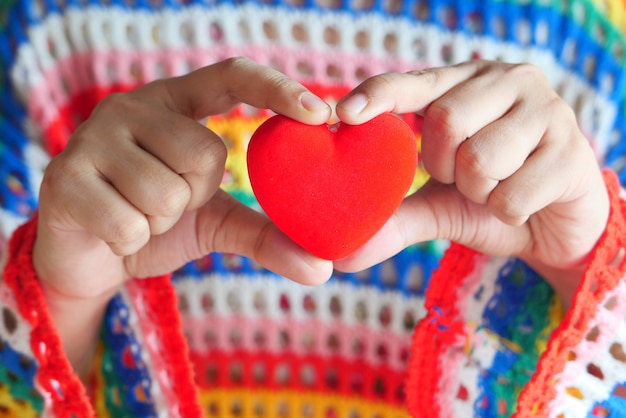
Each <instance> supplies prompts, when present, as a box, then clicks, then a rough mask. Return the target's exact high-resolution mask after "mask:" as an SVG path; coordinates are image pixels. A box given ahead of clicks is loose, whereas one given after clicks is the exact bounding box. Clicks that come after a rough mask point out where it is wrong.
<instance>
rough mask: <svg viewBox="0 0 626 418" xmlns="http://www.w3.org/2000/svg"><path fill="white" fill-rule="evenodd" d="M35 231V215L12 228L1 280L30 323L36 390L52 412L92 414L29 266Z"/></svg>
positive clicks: (72, 414) (57, 414) (22, 314)
mask: <svg viewBox="0 0 626 418" xmlns="http://www.w3.org/2000/svg"><path fill="white" fill-rule="evenodd" d="M36 233H37V216H35V217H33V219H31V220H30V221H29V222H27V223H26V224H24V225H22V226H21V227H20V228H18V229H17V230H16V231H15V233H14V234H13V237H12V238H11V241H10V243H9V259H8V262H7V265H6V268H5V270H4V275H3V280H4V283H5V284H6V285H7V286H8V287H9V288H11V289H12V290H13V292H14V293H15V298H16V301H17V306H18V309H19V312H20V315H21V316H22V317H23V318H24V319H26V320H27V321H28V322H29V323H30V325H31V326H32V331H31V334H30V347H31V349H32V350H33V353H34V355H35V357H36V358H37V361H38V363H39V369H38V370H37V377H36V379H37V383H38V384H39V386H40V389H39V390H40V391H43V392H44V393H45V395H47V396H49V397H50V399H51V401H52V412H53V413H54V415H55V416H57V417H63V418H65V417H68V418H69V417H95V413H94V410H93V408H92V406H91V404H90V402H89V398H88V397H87V394H86V392H85V388H84V387H83V385H82V383H81V381H80V379H79V378H78V376H77V375H76V374H75V373H74V370H73V369H72V366H71V365H70V362H69V360H68V359H67V357H66V356H65V353H64V351H63V348H62V344H61V339H60V338H59V336H58V334H57V332H56V330H55V328H54V325H53V322H52V318H51V317H50V314H49V313H48V310H47V308H46V301H45V299H44V296H43V293H42V292H41V288H40V287H39V282H38V280H37V274H36V273H35V270H34V269H33V263H32V248H33V244H34V242H35V236H36ZM53 382H55V383H53Z"/></svg>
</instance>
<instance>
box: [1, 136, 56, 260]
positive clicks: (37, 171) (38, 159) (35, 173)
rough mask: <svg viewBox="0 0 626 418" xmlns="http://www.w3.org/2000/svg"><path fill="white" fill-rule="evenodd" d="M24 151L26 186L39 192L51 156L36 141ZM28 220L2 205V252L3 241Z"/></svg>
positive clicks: (31, 190)
mask: <svg viewBox="0 0 626 418" xmlns="http://www.w3.org/2000/svg"><path fill="white" fill-rule="evenodd" d="M23 153H24V155H23V156H24V163H25V166H26V167H27V169H28V181H29V184H28V185H24V186H25V187H26V188H27V191H28V192H30V193H34V194H37V193H38V192H39V187H40V186H41V180H42V178H43V170H44V169H45V167H46V165H47V164H48V162H49V161H50V157H48V154H47V153H46V152H45V151H43V149H42V148H41V147H40V146H39V145H37V144H36V143H29V144H26V146H25V147H24V150H23ZM27 220H28V218H27V217H25V216H20V215H18V214H16V213H13V212H9V211H8V210H6V209H5V208H1V207H0V253H2V251H3V245H2V241H3V240H5V241H8V239H9V237H10V236H11V235H12V234H13V231H15V230H16V229H17V228H18V227H19V226H20V225H22V224H23V223H24V222H26V221H27ZM2 268H3V265H2V263H0V271H2Z"/></svg>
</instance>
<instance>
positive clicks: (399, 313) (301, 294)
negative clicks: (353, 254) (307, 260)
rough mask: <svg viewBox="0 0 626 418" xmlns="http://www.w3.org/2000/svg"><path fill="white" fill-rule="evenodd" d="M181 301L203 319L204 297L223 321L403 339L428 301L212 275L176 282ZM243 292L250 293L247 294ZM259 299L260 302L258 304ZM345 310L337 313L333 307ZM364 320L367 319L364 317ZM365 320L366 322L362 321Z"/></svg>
mask: <svg viewBox="0 0 626 418" xmlns="http://www.w3.org/2000/svg"><path fill="white" fill-rule="evenodd" d="M174 286H175V287H176V291H177V293H178V295H179V298H181V297H183V296H184V298H185V300H186V304H187V306H188V308H187V313H186V315H187V316H190V317H195V318H202V317H204V316H206V314H207V312H206V311H205V310H204V309H203V307H202V298H203V296H204V295H210V296H211V299H212V301H213V308H212V311H211V312H212V314H214V315H218V316H224V317H226V316H230V315H240V316H245V317H247V318H249V319H251V320H254V319H257V318H261V317H262V318H265V319H268V320H271V321H277V322H278V321H282V320H286V319H290V320H294V321H302V322H304V321H310V320H311V319H313V318H315V319H316V320H318V321H320V322H323V323H334V322H338V321H339V322H341V323H343V324H345V325H346V326H349V327H355V328H356V327H361V326H362V327H366V328H367V329H369V330H371V331H381V332H382V331H388V332H391V333H394V334H397V335H410V334H411V333H412V330H407V329H406V328H405V327H404V324H403V320H404V318H405V315H407V314H409V315H411V316H412V317H413V318H414V320H415V321H417V320H419V319H421V318H423V317H424V315H425V310H424V299H423V298H422V297H420V296H405V295H403V294H402V293H400V292H397V291H382V290H379V289H377V288H375V287H372V286H365V285H363V286H356V285H353V284H350V283H347V282H342V281H340V280H337V279H331V280H330V281H329V282H327V283H326V284H323V285H320V286H314V287H312V286H303V285H301V284H298V283H294V282H292V281H290V280H288V279H284V278H279V277H274V276H269V275H258V276H254V277H250V276H244V275H235V274H232V275H217V274H212V275H209V276H207V277H205V278H203V279H202V280H198V279H197V278H192V277H191V278H180V279H177V280H176V281H175V282H174ZM241 289H246V291H245V292H242V291H241ZM305 296H310V297H311V298H312V299H313V300H314V301H315V306H316V308H315V312H308V311H307V310H306V309H305V308H304V306H303V300H304V299H305ZM255 297H256V298H257V300H256V301H255ZM259 297H261V298H263V299H264V301H263V304H264V306H265V308H264V309H263V311H262V312H260V311H259V310H258V309H257V308H256V307H255V303H256V304H257V305H258V303H259V299H258V298H259ZM281 297H286V298H287V299H288V300H289V306H290V309H289V311H288V312H285V311H283V310H281V300H280V299H281ZM337 304H339V306H340V308H339V309H338V310H335V312H339V311H340V313H339V314H338V315H337V316H335V315H334V314H333V313H332V312H331V311H332V308H331V305H333V306H337ZM387 308H389V309H390V313H391V319H390V322H389V323H388V325H387V326H384V325H383V324H381V321H380V319H379V315H380V312H381V310H383V309H387ZM361 314H364V319H363V320H360V319H359V317H360V315H361ZM361 318H363V317H361Z"/></svg>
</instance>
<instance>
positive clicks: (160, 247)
mask: <svg viewBox="0 0 626 418" xmlns="http://www.w3.org/2000/svg"><path fill="white" fill-rule="evenodd" d="M211 252H222V253H234V254H239V255H243V256H246V257H248V258H251V259H254V260H255V261H256V262H258V263H259V264H261V265H262V266H264V267H265V268H267V269H269V270H271V271H273V272H274V273H277V274H279V275H282V276H284V277H286V278H289V279H291V280H293V281H295V282H298V283H301V284H306V285H318V284H321V283H323V282H325V281H326V280H328V278H329V277H330V275H331V273H332V263H331V262H330V261H328V260H322V259H320V258H318V257H315V256H314V255H312V254H310V253H308V252H307V251H306V250H304V249H303V248H302V247H300V246H298V245H297V244H296V243H294V242H293V241H292V240H290V239H289V238H288V237H287V236H286V235H285V234H283V233H282V232H281V231H280V230H279V229H278V228H277V227H276V226H275V225H274V224H273V223H272V222H271V221H270V220H269V218H268V217H267V216H265V215H263V214H261V213H259V212H257V211H255V210H253V209H251V208H249V207H247V206H245V205H243V204H242V203H240V202H239V201H237V200H236V199H235V198H234V197H232V196H230V195H229V194H228V193H226V192H224V191H223V190H218V192H217V193H216V194H215V196H214V197H213V198H212V199H211V200H210V201H209V202H207V203H206V204H205V205H204V206H202V207H201V208H199V209H197V210H193V211H188V212H186V213H185V214H184V215H183V217H182V218H181V220H180V221H179V222H178V223H177V224H176V225H174V227H173V228H172V229H170V230H168V231H167V232H165V233H164V234H161V235H156V236H152V237H151V239H150V242H149V243H148V244H147V245H146V246H145V247H144V248H142V249H141V250H140V251H139V252H138V253H136V254H133V255H132V256H131V257H130V258H129V260H128V261H127V263H126V267H127V269H128V270H130V271H132V274H131V275H132V276H134V277H148V276H154V275H157V274H163V273H164V272H167V271H171V270H173V269H176V268H178V267H180V265H182V264H183V263H185V262H187V261H190V260H193V259H196V258H199V257H202V256H204V255H206V254H208V253H211ZM154 260H158V263H156V264H157V266H155V262H154ZM155 268H158V270H155Z"/></svg>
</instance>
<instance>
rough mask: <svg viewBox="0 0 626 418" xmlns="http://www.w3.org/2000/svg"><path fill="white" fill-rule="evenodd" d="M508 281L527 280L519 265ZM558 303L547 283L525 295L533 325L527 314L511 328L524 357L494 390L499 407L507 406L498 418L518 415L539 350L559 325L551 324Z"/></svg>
mask: <svg viewBox="0 0 626 418" xmlns="http://www.w3.org/2000/svg"><path fill="white" fill-rule="evenodd" d="M509 280H512V281H525V280H526V277H525V274H524V268H523V267H522V266H518V267H517V268H516V269H515V270H514V271H513V272H512V273H511V276H510V277H509ZM558 303H559V302H558V299H557V298H556V297H555V293H554V291H553V289H552V288H551V287H550V285H549V284H548V283H547V282H545V281H543V280H541V281H539V282H537V283H536V284H535V285H534V286H533V287H532V289H530V291H528V292H527V293H526V295H525V300H524V302H523V303H522V305H523V306H526V309H525V313H527V314H530V315H531V321H530V323H531V324H532V326H531V327H529V326H528V316H526V315H523V316H520V317H518V318H513V319H512V321H511V323H510V325H509V328H510V329H511V331H512V332H511V341H512V342H513V343H514V344H516V345H517V346H519V348H520V350H521V351H520V352H521V354H520V357H519V358H518V359H517V361H516V362H515V365H514V366H513V367H512V368H511V369H510V370H508V371H507V372H506V373H503V374H502V375H501V376H500V377H499V379H498V381H496V382H494V385H493V386H492V387H491V390H492V391H493V393H494V394H495V399H497V400H498V402H499V405H501V406H505V408H504V407H501V408H498V415H497V416H498V417H502V418H505V417H510V416H511V415H512V414H513V413H514V412H515V406H516V403H517V399H518V397H519V394H520V392H521V390H522V389H523V388H524V386H526V384H527V383H528V381H529V380H530V378H531V376H532V374H533V373H534V372H535V369H536V367H537V361H538V359H539V356H540V355H541V352H540V351H539V350H540V347H545V344H546V343H547V341H548V338H549V337H550V334H551V333H552V331H553V330H554V328H555V327H556V326H557V325H558V323H552V322H551V321H550V318H551V315H550V313H551V311H553V310H554V309H559V307H558V306H557V304H558ZM502 383H504V384H502Z"/></svg>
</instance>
